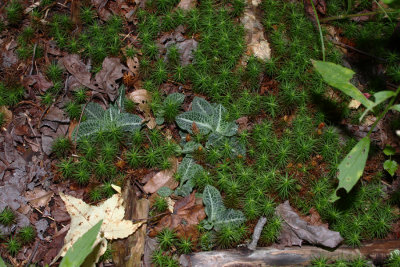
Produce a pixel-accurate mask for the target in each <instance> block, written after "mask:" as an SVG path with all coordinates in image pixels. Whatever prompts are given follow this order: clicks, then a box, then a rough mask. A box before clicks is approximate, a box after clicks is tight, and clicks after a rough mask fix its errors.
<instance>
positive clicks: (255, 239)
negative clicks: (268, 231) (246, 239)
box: [247, 217, 267, 250]
mask: <svg viewBox="0 0 400 267" xmlns="http://www.w3.org/2000/svg"><path fill="white" fill-rule="evenodd" d="M266 222H267V218H266V217H261V218H260V219H259V220H258V222H257V225H256V227H255V228H254V232H253V239H252V240H251V243H250V244H249V245H248V246H247V248H248V249H250V250H255V249H256V248H257V243H258V240H259V239H260V235H261V231H262V229H263V228H264V225H265V223H266Z"/></svg>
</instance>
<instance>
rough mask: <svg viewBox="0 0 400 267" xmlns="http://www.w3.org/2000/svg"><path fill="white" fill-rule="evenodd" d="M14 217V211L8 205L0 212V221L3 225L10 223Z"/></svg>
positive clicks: (13, 220)
mask: <svg viewBox="0 0 400 267" xmlns="http://www.w3.org/2000/svg"><path fill="white" fill-rule="evenodd" d="M15 219H16V218H15V214H14V211H13V210H12V209H11V208H9V207H5V208H4V209H3V211H2V212H1V213H0V223H1V224H3V225H5V226H10V225H12V224H13V223H14V222H15Z"/></svg>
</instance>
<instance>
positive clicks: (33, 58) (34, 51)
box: [29, 42, 37, 75]
mask: <svg viewBox="0 0 400 267" xmlns="http://www.w3.org/2000/svg"><path fill="white" fill-rule="evenodd" d="M36 48H37V42H36V43H35V45H34V46H33V53H32V66H31V70H30V71H29V75H32V72H33V66H34V61H35V57H36Z"/></svg>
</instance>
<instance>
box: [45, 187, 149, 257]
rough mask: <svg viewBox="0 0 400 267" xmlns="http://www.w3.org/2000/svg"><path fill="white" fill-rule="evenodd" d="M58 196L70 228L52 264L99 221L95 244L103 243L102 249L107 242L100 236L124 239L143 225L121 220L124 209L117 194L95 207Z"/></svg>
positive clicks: (78, 200) (120, 197)
mask: <svg viewBox="0 0 400 267" xmlns="http://www.w3.org/2000/svg"><path fill="white" fill-rule="evenodd" d="M60 196H61V198H62V200H63V201H64V202H65V207H66V209H67V211H68V213H69V215H70V216H71V227H70V230H69V231H68V234H67V235H66V236H65V240H64V246H63V248H62V249H61V250H60V252H59V254H58V255H57V257H56V258H55V259H54V260H53V262H55V261H57V259H58V258H59V257H60V256H64V255H65V253H66V252H67V250H68V249H69V248H70V247H71V246H72V245H73V244H74V243H75V242H76V241H77V240H78V239H79V237H81V236H82V235H83V234H84V233H86V232H87V231H88V230H89V229H90V228H92V227H93V226H94V225H95V224H96V223H97V222H98V221H100V220H103V224H102V226H101V230H100V233H101V235H100V234H99V235H98V237H97V239H96V242H95V244H99V243H100V242H103V244H102V247H104V248H106V247H107V246H106V245H107V241H106V240H104V241H102V240H101V238H102V237H101V236H103V237H104V238H105V239H119V238H125V237H127V236H129V235H131V234H132V233H134V232H135V231H136V230H137V229H138V228H139V227H140V226H141V225H142V224H143V222H138V223H133V222H132V221H129V220H124V219H123V218H124V215H125V209H124V207H123V206H122V203H123V199H122V196H121V194H119V193H118V194H115V195H113V196H112V197H111V198H109V199H107V200H106V201H104V202H102V203H101V204H99V205H97V206H92V205H88V204H86V203H85V202H84V201H83V200H81V199H78V198H75V197H72V196H68V195H64V194H63V193H60ZM104 245H105V246H104ZM104 251H105V249H104V250H100V251H99V255H98V256H100V255H101V254H102V253H104ZM97 258H98V257H97Z"/></svg>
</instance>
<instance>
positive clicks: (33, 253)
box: [25, 241, 40, 267]
mask: <svg viewBox="0 0 400 267" xmlns="http://www.w3.org/2000/svg"><path fill="white" fill-rule="evenodd" d="M39 242H40V241H38V242H36V245H35V248H34V249H33V251H32V253H31V256H30V257H29V260H28V263H27V264H25V267H29V266H30V264H31V262H32V260H33V257H34V256H35V254H36V252H37V249H38V247H39Z"/></svg>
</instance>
